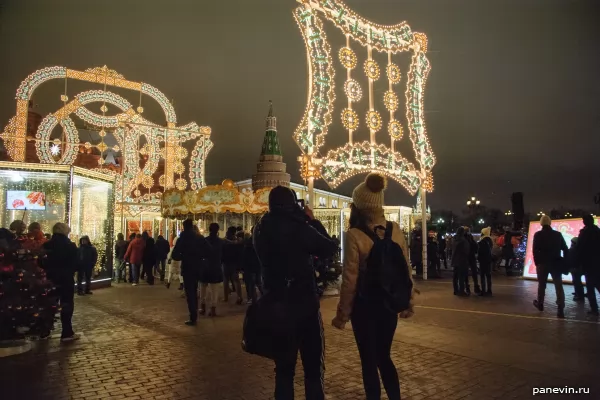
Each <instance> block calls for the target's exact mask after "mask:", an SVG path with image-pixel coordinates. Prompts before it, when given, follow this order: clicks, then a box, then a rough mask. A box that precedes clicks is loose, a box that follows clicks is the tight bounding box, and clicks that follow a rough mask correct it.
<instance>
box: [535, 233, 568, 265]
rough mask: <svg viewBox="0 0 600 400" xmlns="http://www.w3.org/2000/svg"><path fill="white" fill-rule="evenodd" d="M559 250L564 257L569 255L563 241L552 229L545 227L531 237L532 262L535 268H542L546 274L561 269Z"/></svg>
mask: <svg viewBox="0 0 600 400" xmlns="http://www.w3.org/2000/svg"><path fill="white" fill-rule="evenodd" d="M561 250H562V252H563V255H564V256H565V257H567V256H568V254H569V249H568V248H567V244H566V243H565V239H564V238H563V236H562V235H561V234H560V232H556V231H555V230H554V229H552V227H550V226H548V225H545V226H543V227H542V230H541V231H539V232H536V233H535V235H533V261H534V262H535V264H536V266H538V267H539V266H544V267H545V268H547V271H548V272H555V271H557V269H558V268H560V267H561V265H560V259H561V258H562V256H561V253H560V252H561Z"/></svg>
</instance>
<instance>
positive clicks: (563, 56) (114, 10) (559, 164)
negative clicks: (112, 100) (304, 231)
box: [0, 0, 600, 212]
mask: <svg viewBox="0 0 600 400" xmlns="http://www.w3.org/2000/svg"><path fill="white" fill-rule="evenodd" d="M0 3H1V4H2V8H1V11H0V12H1V15H0V59H1V60H2V68H1V71H2V74H1V77H0V125H1V126H2V128H3V127H4V126H5V125H6V123H7V122H8V119H9V118H10V117H11V116H12V115H14V113H15V100H14V95H15V91H16V89H17V87H18V85H19V83H20V82H21V81H22V80H23V79H24V78H25V77H26V76H27V75H28V74H30V73H31V72H33V71H35V70H36V69H39V68H43V67H47V66H53V65H62V66H66V67H70V68H73V69H78V70H84V69H86V68H90V67H95V66H102V65H104V64H106V65H108V67H109V68H112V69H115V70H117V71H118V72H120V73H122V74H123V75H125V77H126V78H128V79H130V80H133V81H142V82H148V83H150V84H151V85H153V86H155V87H157V88H158V89H160V90H161V91H163V92H164V93H165V94H166V95H167V96H168V97H169V98H170V99H174V101H175V110H176V112H177V114H178V119H179V124H185V123H188V122H191V121H195V122H197V123H198V124H199V125H208V126H210V127H211V128H212V129H213V136H212V140H213V141H214V143H215V147H214V148H213V150H212V152H211V153H210V155H209V157H208V160H207V163H206V178H207V181H208V183H209V184H215V183H219V182H220V181H221V180H223V179H225V178H231V179H234V180H239V179H245V178H249V177H250V176H251V175H252V173H253V172H254V171H255V168H256V161H257V158H258V155H259V153H260V148H261V145H262V138H263V134H264V118H265V116H266V113H267V108H268V100H269V99H272V100H273V102H274V105H275V114H276V116H277V117H278V131H279V138H280V142H281V145H282V149H283V152H284V159H285V160H286V161H287V164H288V171H289V172H290V173H291V174H292V179H293V180H295V181H298V182H299V181H300V180H299V174H298V163H297V162H296V157H297V156H298V155H299V150H298V147H297V146H296V144H295V143H294V141H293V139H292V133H293V131H294V130H295V128H296V126H297V125H298V123H299V122H300V119H301V117H302V115H303V112H304V108H305V105H306V97H307V76H306V73H307V67H306V55H305V50H304V43H303V41H302V38H301V35H300V31H299V29H298V28H297V26H296V23H295V21H294V19H293V17H292V10H293V9H294V8H295V7H296V5H297V3H296V2H295V1H294V0H235V1H234V0H227V1H225V0H221V1H211V2H209V1H206V0H193V1H192V0H171V1H163V0H160V1H159V0H143V1H142V0H102V1H81V0H68V1H67V0H53V1H48V0H18V1H17V0H0ZM346 3H347V4H348V5H349V6H350V7H351V8H353V9H354V10H356V11H357V12H358V13H359V14H361V15H362V16H363V17H365V18H368V19H370V20H372V21H374V22H377V23H381V24H393V23H397V22H400V21H402V20H405V21H407V22H408V23H409V25H410V26H411V28H412V30H413V31H415V32H424V33H426V34H427V36H428V38H429V53H428V57H429V59H430V60H431V63H432V71H431V74H430V77H429V79H428V81H427V92H426V97H425V111H426V118H427V129H428V134H429V138H430V141H431V143H432V146H433V150H434V152H435V154H436V156H437V161H438V162H437V164H436V166H435V167H434V170H433V171H434V177H435V178H434V180H435V191H434V193H433V194H432V195H430V196H429V202H430V204H431V206H432V208H434V209H436V208H445V209H448V208H450V209H454V210H458V209H460V208H461V207H462V205H463V204H464V202H465V201H466V199H467V198H468V197H470V196H472V195H475V196H477V197H478V198H479V199H481V201H482V203H483V204H484V205H488V206H494V207H499V208H502V209H509V208H510V194H511V193H512V192H515V191H523V192H524V194H525V209H526V210H527V211H531V212H537V211H539V210H540V209H544V210H549V209H550V208H552V207H557V206H560V205H563V206H566V207H584V208H587V209H593V208H594V204H593V196H594V194H595V193H597V192H599V191H600V173H599V172H600V159H599V157H598V151H599V150H600V113H599V110H598V104H600V78H599V77H598V74H599V73H600V51H599V49H600V47H599V45H598V39H600V23H598V21H599V20H600V4H599V3H600V2H598V1H597V0H589V1H585V0H580V1H574V0H348V1H347V2H346ZM326 30H327V32H328V33H330V36H331V37H332V41H333V39H334V36H335V35H334V32H335V29H334V28H333V26H332V25H331V24H327V25H326ZM353 47H355V48H356V47H357V46H353ZM338 48H339V46H338V45H334V50H333V51H334V55H336V54H337V49H338ZM336 61H337V57H336ZM338 66H339V65H338ZM343 72H344V71H343V70H341V69H337V74H338V78H339V74H341V73H343ZM336 82H338V85H339V82H341V81H340V80H339V79H338V80H337V81H336ZM404 82H405V81H404ZM63 88H64V81H53V82H49V83H45V84H43V85H42V86H40V87H39V88H38V90H37V91H36V92H35V95H34V101H35V103H36V104H38V105H39V108H38V111H39V112H40V113H41V114H42V115H46V114H47V113H49V112H52V111H55V110H56V109H57V108H58V107H59V106H60V94H62V90H63ZM94 88H96V89H99V87H94V86H92V85H89V84H88V85H85V84H77V83H72V84H71V82H69V94H70V95H71V96H74V95H75V94H76V93H77V92H79V91H81V90H84V89H88V90H89V89H94ZM117 92H118V93H119V94H123V93H126V92H122V91H117ZM397 92H398V94H399V95H400V98H401V102H402V103H404V84H403V85H402V89H401V90H399V91H397ZM125 97H126V98H128V99H129V100H130V101H131V102H132V103H133V104H134V105H137V101H138V97H137V96H136V94H135V93H132V94H130V95H129V96H127V95H125ZM340 100H341V99H340V96H339V95H338V101H340ZM343 101H345V100H343ZM341 107H342V106H341V105H340V104H339V103H338V104H336V112H337V113H338V114H339V111H340V110H341ZM144 108H145V109H146V112H145V113H144V116H145V117H146V118H149V119H151V120H152V121H154V122H157V123H161V124H163V123H164V117H163V116H162V114H161V113H160V112H159V111H160V110H159V109H158V107H156V106H153V105H151V104H150V101H149V99H148V98H146V101H145V103H144ZM403 113H404V112H403V111H402V114H403ZM330 136H331V137H330V140H331V141H332V142H335V144H336V145H337V144H339V143H342V142H343V141H344V140H345V138H346V133H345V132H344V131H343V129H342V128H341V124H340V122H339V116H338V115H335V116H334V124H333V126H332V127H331V130H330ZM407 140H408V137H407V136H406V137H405V139H404V141H407ZM386 143H387V141H386ZM331 147H333V146H331V145H330V148H331ZM406 148H407V149H410V146H408V147H406ZM402 150H403V152H404V147H402ZM405 156H406V157H407V158H409V159H411V160H413V159H414V156H413V155H412V154H410V152H408V153H407V154H405ZM360 179H361V178H359V179H358V180H356V179H354V180H352V181H349V182H348V183H346V184H344V185H342V186H341V187H340V188H339V190H340V192H342V193H344V194H350V193H351V190H352V187H353V186H354V185H355V184H356V183H357V182H358V181H360ZM317 187H321V188H326V186H325V184H324V183H323V182H320V183H318V184H317ZM386 203H387V204H402V205H412V204H414V198H410V196H409V195H408V194H407V193H406V192H405V191H404V189H402V188H401V187H400V186H399V185H398V184H395V183H391V185H390V189H389V190H388V195H387V197H386Z"/></svg>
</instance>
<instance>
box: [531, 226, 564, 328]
mask: <svg viewBox="0 0 600 400" xmlns="http://www.w3.org/2000/svg"><path fill="white" fill-rule="evenodd" d="M540 224H541V225H542V230H540V231H538V232H536V233H535V235H533V262H535V266H536V270H537V277H538V295H537V299H536V300H534V301H533V305H534V307H535V308H537V309H538V310H540V311H544V297H545V295H546V284H547V283H548V275H551V276H552V283H554V288H555V289H556V304H557V305H558V313H557V317H558V318H564V317H565V312H564V310H565V291H564V289H563V285H562V273H563V271H561V268H562V267H563V262H564V260H563V259H562V258H563V256H565V257H567V256H568V254H569V249H568V248H567V244H566V243H565V239H564V238H563V236H562V235H561V234H560V232H557V231H555V230H554V229H552V226H551V224H552V220H551V219H550V217H549V216H547V215H543V216H542V218H541V219H540ZM561 251H562V255H561Z"/></svg>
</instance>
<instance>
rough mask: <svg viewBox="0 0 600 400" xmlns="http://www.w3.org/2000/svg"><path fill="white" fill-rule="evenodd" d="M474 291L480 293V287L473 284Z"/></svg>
mask: <svg viewBox="0 0 600 400" xmlns="http://www.w3.org/2000/svg"><path fill="white" fill-rule="evenodd" d="M475 293H476V294H480V293H481V288H480V287H479V285H475Z"/></svg>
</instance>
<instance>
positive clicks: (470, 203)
mask: <svg viewBox="0 0 600 400" xmlns="http://www.w3.org/2000/svg"><path fill="white" fill-rule="evenodd" d="M480 204H481V201H479V200H478V199H477V198H476V197H475V196H473V197H471V198H470V199H469V200H467V207H468V208H469V213H470V214H471V218H472V221H473V222H475V210H476V209H477V207H479V205H480ZM473 225H475V223H473ZM473 225H472V226H471V227H472V228H474V226H473Z"/></svg>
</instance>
